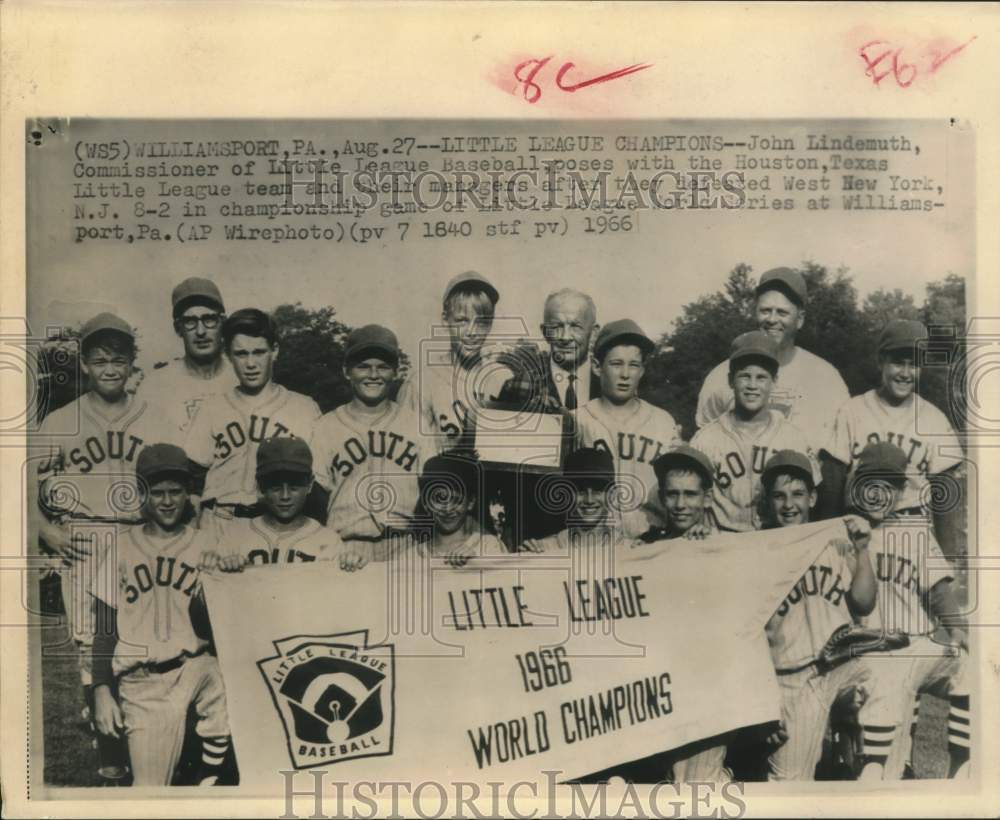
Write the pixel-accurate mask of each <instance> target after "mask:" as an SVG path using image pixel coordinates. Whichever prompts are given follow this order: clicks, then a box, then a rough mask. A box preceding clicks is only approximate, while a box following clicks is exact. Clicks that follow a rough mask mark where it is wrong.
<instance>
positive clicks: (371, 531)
mask: <svg viewBox="0 0 1000 820" xmlns="http://www.w3.org/2000/svg"><path fill="white" fill-rule="evenodd" d="M399 356H400V351H399V343H398V342H397V340H396V335H395V334H394V333H393V332H392V331H391V330H389V329H388V328H385V327H381V326H380V325H366V326H364V327H360V328H357V329H356V330H353V331H351V333H350V334H349V335H348V337H347V342H346V345H345V348H344V375H345V376H346V377H347V380H348V381H349V382H350V385H351V390H352V392H353V397H352V399H351V401H350V402H349V403H348V404H345V405H342V406H340V407H338V408H336V409H335V410H332V411H331V412H329V413H326V414H325V415H323V417H322V418H320V420H319V421H318V422H316V426H315V429H314V430H313V434H312V439H311V441H310V447H311V449H312V452H313V455H314V458H315V464H316V480H317V482H318V483H319V485H320V486H321V487H322V488H323V489H324V490H325V491H326V492H327V493H328V494H329V501H328V506H327V509H328V518H327V526H328V527H330V528H331V529H332V530H334V531H336V533H337V534H338V535H339V536H340V538H341V539H342V540H344V541H345V542H349V543H350V544H351V545H352V546H353V547H354V548H355V549H357V550H361V551H371V552H372V556H371V557H372V558H373V559H374V560H385V559H386V557H387V555H386V540H385V536H386V531H387V527H390V526H396V527H397V528H398V527H400V526H405V524H406V520H407V519H408V518H409V516H411V515H412V514H413V511H414V508H415V507H416V505H417V498H418V495H419V490H418V485H417V479H418V476H419V475H420V470H421V465H422V462H423V458H424V450H425V449H426V443H425V442H424V440H423V437H422V436H421V435H420V429H419V420H418V417H417V414H416V413H415V412H414V411H413V409H412V408H411V407H410V406H408V405H406V404H399V403H397V402H395V401H393V400H392V399H391V398H390V397H389V388H390V386H391V384H392V382H393V380H394V379H395V378H396V373H397V369H398V367H399Z"/></svg>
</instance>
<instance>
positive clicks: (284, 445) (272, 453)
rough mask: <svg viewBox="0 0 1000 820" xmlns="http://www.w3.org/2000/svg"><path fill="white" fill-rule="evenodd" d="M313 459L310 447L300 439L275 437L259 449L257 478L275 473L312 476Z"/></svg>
mask: <svg viewBox="0 0 1000 820" xmlns="http://www.w3.org/2000/svg"><path fill="white" fill-rule="evenodd" d="M312 466H313V457H312V452H311V451H310V450H309V445H308V444H306V443H305V442H304V441H303V440H302V439H300V438H292V437H290V436H275V437H273V438H268V439H264V441H262V442H261V443H260V446H259V447H258V448H257V477H258V478H260V477H261V476H266V475H272V474H274V473H302V474H304V475H311V474H312Z"/></svg>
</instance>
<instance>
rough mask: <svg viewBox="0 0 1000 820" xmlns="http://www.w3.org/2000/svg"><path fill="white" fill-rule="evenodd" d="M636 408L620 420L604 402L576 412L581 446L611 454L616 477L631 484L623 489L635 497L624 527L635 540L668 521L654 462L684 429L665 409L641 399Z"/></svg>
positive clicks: (624, 514)
mask: <svg viewBox="0 0 1000 820" xmlns="http://www.w3.org/2000/svg"><path fill="white" fill-rule="evenodd" d="M634 406H635V411H634V412H633V413H632V414H631V415H630V416H628V417H626V418H624V419H621V418H619V417H618V416H614V415H612V414H611V413H609V412H608V411H607V409H606V407H605V404H604V402H603V400H601V399H594V400H593V401H589V402H587V403H586V404H585V405H584V406H583V407H581V408H580V409H579V410H578V411H577V416H576V422H577V429H578V437H579V440H580V444H581V446H583V447H595V448H597V449H599V450H607V451H608V452H610V453H611V455H612V456H613V458H614V460H615V473H616V476H617V480H618V481H620V482H622V483H623V484H625V485H626V488H627V489H625V490H623V492H625V493H631V494H633V495H634V500H633V503H632V504H626V503H625V499H623V504H622V506H623V507H626V509H623V510H622V526H623V527H624V530H625V535H626V536H628V537H633V538H634V537H637V536H639V535H642V534H643V533H644V532H647V531H648V530H649V529H650V527H662V526H664V525H665V524H666V513H665V512H664V510H663V507H662V505H661V503H660V500H659V492H658V487H659V485H658V482H657V479H656V472H655V470H653V461H654V460H655V459H656V458H657V456H659V455H661V454H663V453H665V452H666V451H667V450H670V449H671V448H672V447H674V446H676V445H677V444H679V443H680V429H679V428H678V427H677V424H676V422H675V421H674V420H673V417H672V416H671V415H670V414H669V413H668V412H667V411H666V410H661V409H660V408H659V407H655V406H654V405H652V404H650V403H649V402H647V401H644V400H643V399H636V400H635V405H634ZM627 507H630V508H627Z"/></svg>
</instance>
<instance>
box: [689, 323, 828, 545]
mask: <svg viewBox="0 0 1000 820" xmlns="http://www.w3.org/2000/svg"><path fill="white" fill-rule="evenodd" d="M777 378H778V352H777V346H776V345H775V342H774V340H773V339H772V338H771V337H770V336H768V334H766V333H764V332H763V331H760V330H752V331H750V332H749V333H743V334H741V335H740V336H737V337H736V338H735V339H734V340H733V345H732V349H731V352H730V354H729V387H730V390H731V391H732V394H733V406H732V408H731V409H729V410H726V411H725V412H724V413H723V414H722V415H721V416H719V418H717V419H716V420H715V421H713V422H711V423H710V424H708V425H706V426H705V427H702V428H701V429H700V430H699V431H698V432H697V433H696V434H695V435H694V437H693V438H692V439H691V446H692V447H694V448H696V449H698V450H701V451H702V452H703V453H704V454H705V455H707V456H708V457H709V458H710V459H711V460H712V463H713V464H714V465H715V490H714V492H713V496H712V514H713V515H714V517H715V524H716V525H717V526H718V527H719V529H720V530H724V531H726V532H748V531H750V530H754V529H759V528H760V519H759V515H758V509H757V502H758V497H759V494H760V477H761V474H762V473H763V472H764V465H765V464H766V463H767V460H768V458H769V457H770V456H771V455H772V454H774V453H776V452H777V451H778V450H797V451H799V452H801V453H806V454H808V455H809V456H810V459H812V451H811V450H810V448H809V443H808V441H807V439H806V436H805V435H804V434H803V433H802V432H801V431H800V430H799V429H798V428H797V427H795V426H794V425H793V424H791V422H789V421H788V420H787V419H786V418H785V416H784V415H782V413H780V412H779V411H778V410H775V409H773V408H772V407H771V406H770V397H771V391H772V390H773V389H774V385H775V382H776V380H777ZM813 463H814V470H813V481H814V482H815V483H816V484H818V483H819V481H820V472H819V464H817V463H815V462H813Z"/></svg>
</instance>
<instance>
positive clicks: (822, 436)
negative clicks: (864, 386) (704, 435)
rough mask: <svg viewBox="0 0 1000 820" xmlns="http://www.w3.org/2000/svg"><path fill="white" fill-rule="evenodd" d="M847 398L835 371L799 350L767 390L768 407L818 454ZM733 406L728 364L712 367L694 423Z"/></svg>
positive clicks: (705, 421)
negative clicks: (801, 434)
mask: <svg viewBox="0 0 1000 820" xmlns="http://www.w3.org/2000/svg"><path fill="white" fill-rule="evenodd" d="M849 398H850V393H849V392H848V390H847V385H846V384H844V380H843V379H842V378H841V376H840V373H839V372H838V370H837V368H835V367H834V366H833V365H832V364H830V363H829V362H828V361H826V360H825V359H822V358H820V357H819V356H817V355H815V354H814V353H810V352H809V351H808V350H804V349H803V348H801V347H796V348H795V353H794V355H793V356H792V360H791V361H790V362H789V363H788V364H785V365H782V366H781V367H780V368H779V370H778V380H777V381H776V382H775V384H774V388H773V389H772V390H771V399H770V407H771V409H772V410H778V411H780V412H781V414H782V415H783V416H784V417H785V418H786V419H787V420H788V421H790V422H791V423H792V424H794V425H795V426H796V427H798V428H799V429H800V430H801V431H802V432H803V433H805V434H806V440H807V441H808V442H809V444H810V445H811V447H812V448H813V451H815V452H819V448H820V447H822V446H823V443H824V442H825V441H826V439H827V436H828V435H829V430H830V428H831V427H832V425H833V420H834V418H835V416H836V413H837V410H838V409H839V408H840V407H841V406H842V405H843V404H844V403H845V402H846V401H847V400H848V399H849ZM732 407H733V389H732V388H731V387H730V386H729V362H728V361H725V362H722V363H720V364H719V365H717V366H716V367H714V368H713V369H712V370H711V371H710V372H709V374H708V376H707V377H706V378H705V382H704V384H703V385H702V387H701V392H700V393H699V394H698V411H697V414H696V415H695V424H697V425H698V427H705V426H707V425H708V424H710V423H711V422H713V421H715V420H716V419H717V418H719V417H720V416H722V414H723V413H725V412H726V411H727V410H731V409H732Z"/></svg>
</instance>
